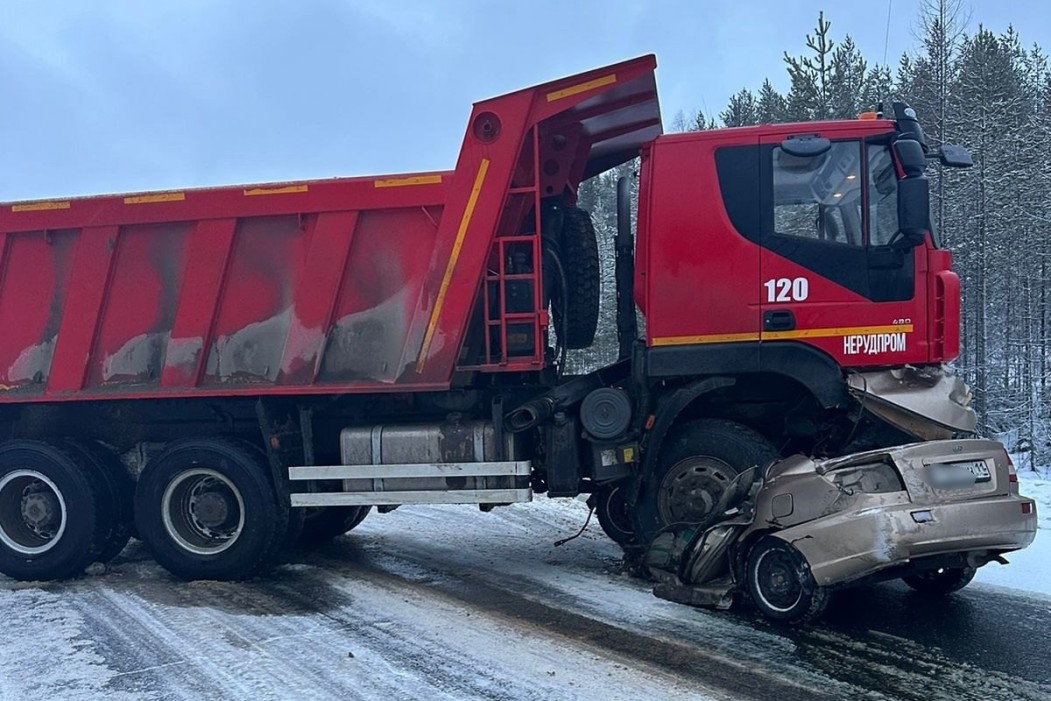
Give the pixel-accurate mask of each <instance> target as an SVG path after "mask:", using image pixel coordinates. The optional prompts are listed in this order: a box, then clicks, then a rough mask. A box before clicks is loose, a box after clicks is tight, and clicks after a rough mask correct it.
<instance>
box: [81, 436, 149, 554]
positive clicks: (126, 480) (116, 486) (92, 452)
mask: <svg viewBox="0 0 1051 701" xmlns="http://www.w3.org/2000/svg"><path fill="white" fill-rule="evenodd" d="M69 448H70V449H71V450H73V451H74V452H76V453H77V454H78V455H79V456H81V460H82V462H83V464H85V465H88V466H90V467H91V468H92V469H94V470H95V472H96V474H98V475H99V476H100V477H101V479H102V481H103V483H104V484H105V486H106V492H107V494H108V498H109V503H110V504H111V506H112V508H111V510H110V511H111V513H112V527H111V528H110V532H109V535H108V536H107V537H106V540H105V543H104V544H103V546H102V551H101V552H100V553H99V555H98V557H97V558H96V561H97V562H109V561H110V560H112V559H113V558H115V557H116V556H117V555H119V554H120V552H121V551H122V550H123V549H124V546H126V545H127V544H128V541H129V540H131V535H132V531H134V530H135V513H134V509H133V505H132V502H133V499H134V496H135V482H134V481H133V480H132V479H131V475H130V474H128V471H127V470H125V469H124V466H123V465H122V464H121V462H120V459H119V458H118V457H117V456H116V455H115V454H114V453H113V452H112V451H110V450H108V449H106V448H105V447H103V446H101V445H99V444H98V443H77V442H72V441H71V442H70V443H69Z"/></svg>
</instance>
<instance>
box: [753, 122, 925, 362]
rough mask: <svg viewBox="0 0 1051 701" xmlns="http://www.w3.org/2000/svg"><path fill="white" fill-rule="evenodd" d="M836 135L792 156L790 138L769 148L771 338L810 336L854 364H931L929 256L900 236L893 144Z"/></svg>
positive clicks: (764, 177) (765, 260)
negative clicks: (809, 152)
mask: <svg viewBox="0 0 1051 701" xmlns="http://www.w3.org/2000/svg"><path fill="white" fill-rule="evenodd" d="M828 136H829V138H830V141H831V144H830V147H829V148H828V149H827V150H826V151H824V152H823V153H820V154H819V155H815V156H809V157H803V156H799V155H792V154H791V153H789V150H792V151H796V152H798V151H797V150H796V149H791V148H790V149H789V150H786V149H785V148H783V147H782V142H783V140H784V138H785V135H782V136H777V137H765V138H764V139H763V144H762V147H761V148H760V160H761V163H760V179H761V182H762V184H763V188H762V189H763V193H762V196H761V200H762V215H761V216H762V252H761V254H760V285H761V289H760V299H761V300H762V323H763V331H762V341H763V343H764V345H765V344H766V343H768V342H771V343H772V342H786V341H790V342H802V343H805V344H808V345H810V346H813V347H816V348H818V349H820V350H822V351H824V352H826V353H828V354H830V355H831V356H832V357H833V358H835V359H836V361H837V362H838V363H839V364H840V365H842V366H844V367H857V366H869V365H900V364H902V363H908V362H924V361H925V360H926V358H927V341H926V338H927V336H926V313H925V311H924V310H925V309H926V306H925V295H926V288H925V286H924V285H922V284H917V277H918V276H919V277H922V275H923V274H924V273H925V272H926V263H925V261H926V259H925V257H923V256H918V255H917V250H916V249H912V248H907V247H902V246H901V245H900V244H899V242H898V237H896V236H895V234H896V233H897V230H898V226H897V181H898V175H897V170H896V168H895V164H894V161H893V159H892V157H891V153H890V149H889V146H888V145H887V144H886V143H879V142H875V141H869V142H866V141H865V140H863V139H861V138H844V137H842V136H836V135H834V134H833V135H828ZM922 250H923V249H922V247H921V248H920V249H919V251H920V252H921V253H922ZM917 261H919V262H920V263H919V265H920V267H918V266H917ZM921 268H922V269H921Z"/></svg>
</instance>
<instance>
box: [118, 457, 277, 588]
mask: <svg viewBox="0 0 1051 701" xmlns="http://www.w3.org/2000/svg"><path fill="white" fill-rule="evenodd" d="M269 472H270V469H269V467H268V465H267V462H266V459H265V458H264V457H263V456H262V454H260V453H259V451H257V450H255V449H254V448H253V447H252V446H250V445H248V444H244V443H240V442H237V441H230V440H224V439H215V438H201V439H189V440H183V441H176V442H174V443H172V444H171V445H170V446H169V447H167V448H166V449H165V450H164V451H163V452H162V453H161V454H160V455H158V456H157V457H155V458H154V459H153V460H151V461H150V462H149V464H148V465H146V468H145V469H144V470H143V471H142V475H141V476H140V477H139V483H138V486H137V487H136V489H135V523H136V525H137V526H138V529H139V536H140V537H141V538H142V540H143V541H144V542H145V543H146V544H147V545H148V546H149V547H150V549H151V550H152V551H153V554H154V557H156V559H157V562H159V563H160V564H161V565H162V566H163V567H164V568H165V569H166V570H168V571H169V572H171V573H172V574H174V575H175V576H177V577H181V578H183V579H225V580H228V579H242V578H244V577H247V576H249V575H251V574H253V573H254V572H256V571H257V570H259V569H260V568H262V567H263V566H264V565H265V564H268V563H269V561H270V558H271V556H273V555H274V554H276V551H278V550H279V549H280V547H279V546H280V544H281V542H282V540H283V538H284V535H285V533H286V531H287V527H288V523H287V519H288V510H287V509H282V508H280V507H279V505H278V503H277V498H278V497H277V494H276V492H275V490H274V487H273V485H272V484H271V482H270V477H269Z"/></svg>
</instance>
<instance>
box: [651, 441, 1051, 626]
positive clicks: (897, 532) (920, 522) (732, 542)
mask: <svg viewBox="0 0 1051 701" xmlns="http://www.w3.org/2000/svg"><path fill="white" fill-rule="evenodd" d="M711 514H712V516H711V517H710V518H709V519H708V522H706V523H702V524H697V526H696V527H694V528H690V529H687V530H684V531H680V532H677V533H667V534H663V535H662V536H659V537H658V538H657V539H656V540H655V541H654V542H653V544H652V545H651V547H650V550H649V552H648V555H647V564H648V565H649V567H650V570H651V572H652V573H653V574H654V575H655V576H656V577H657V579H658V581H659V584H658V585H657V587H656V588H655V590H654V593H655V594H657V595H658V596H661V597H663V598H668V599H671V600H674V601H680V602H682V603H688V604H694V605H714V606H717V607H727V606H729V605H730V604H731V603H732V601H733V600H734V597H735V595H736V594H738V593H743V592H744V591H747V593H748V594H749V595H750V597H751V599H752V600H753V601H754V602H755V605H756V606H757V607H758V608H759V610H760V611H762V613H764V614H765V615H766V616H768V617H770V618H773V619H777V620H782V621H788V622H803V621H807V620H811V619H813V618H816V617H817V616H819V615H820V614H821V612H822V611H823V610H824V608H825V606H826V604H827V602H828V598H829V594H830V592H832V591H834V590H835V589H841V588H845V587H849V586H856V585H860V584H868V583H872V582H876V581H881V580H885V579H893V578H901V579H903V580H904V581H905V582H906V583H907V584H908V585H909V586H911V587H912V588H913V589H916V590H918V591H920V592H922V593H925V594H932V595H941V594H947V593H950V592H953V591H956V590H958V589H960V588H962V587H964V586H966V585H967V584H968V583H969V582H970V581H971V579H972V578H973V577H974V574H975V571H976V570H977V568H979V567H981V566H983V565H985V564H987V563H989V562H992V561H994V560H996V561H999V562H1001V563H1006V560H1004V559H1003V555H1004V553H1008V552H1011V551H1013V550H1020V549H1022V548H1024V547H1026V546H1028V545H1029V544H1030V543H1032V542H1033V538H1034V537H1035V536H1036V527H1037V522H1036V519H1037V516H1036V504H1035V503H1034V502H1033V500H1031V499H1027V498H1025V497H1023V496H1021V495H1020V494H1019V492H1018V481H1017V475H1016V473H1015V471H1014V467H1013V466H1012V464H1011V460H1010V458H1009V457H1008V455H1007V453H1006V451H1005V450H1004V447H1003V446H1002V445H1001V444H1000V443H997V442H994V441H987V440H941V441H928V442H925V443H915V444H912V445H905V446H900V447H895V448H889V449H885V450H876V451H870V452H865V453H857V454H854V455H849V456H846V457H841V458H834V459H829V460H813V459H810V458H806V457H803V456H796V457H791V458H787V459H785V460H781V461H779V462H776V463H774V464H772V465H770V466H769V467H768V468H766V470H765V471H763V474H761V475H760V470H759V469H758V468H752V469H751V470H747V471H745V472H743V473H741V474H740V475H739V476H738V477H737V479H736V480H735V481H734V482H733V483H732V484H731V485H730V487H729V488H728V489H727V490H726V492H725V493H724V494H723V498H722V501H721V503H720V504H719V505H718V507H717V508H716V509H713V510H712V512H711Z"/></svg>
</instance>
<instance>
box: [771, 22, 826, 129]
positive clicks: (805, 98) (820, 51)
mask: <svg viewBox="0 0 1051 701" xmlns="http://www.w3.org/2000/svg"><path fill="white" fill-rule="evenodd" d="M831 27H832V22H830V21H828V20H826V19H825V13H824V12H820V13H818V16H817V27H816V28H815V30H814V34H813V35H810V34H807V35H806V45H807V48H808V49H810V51H811V52H812V54H813V55H811V56H806V55H804V56H790V55H789V54H788V52H787V51H786V52H785V56H784V61H785V64H786V65H787V67H788V77H789V79H790V80H791V82H792V87H791V88H790V89H789V91H788V98H787V100H786V102H787V105H786V111H787V116H788V118H789V119H790V120H793V121H805V120H808V119H828V118H829V117H830V116H832V85H833V49H834V48H835V42H834V41H832V40H831V39H830V38H829V34H828V32H829V29H830V28H831Z"/></svg>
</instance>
